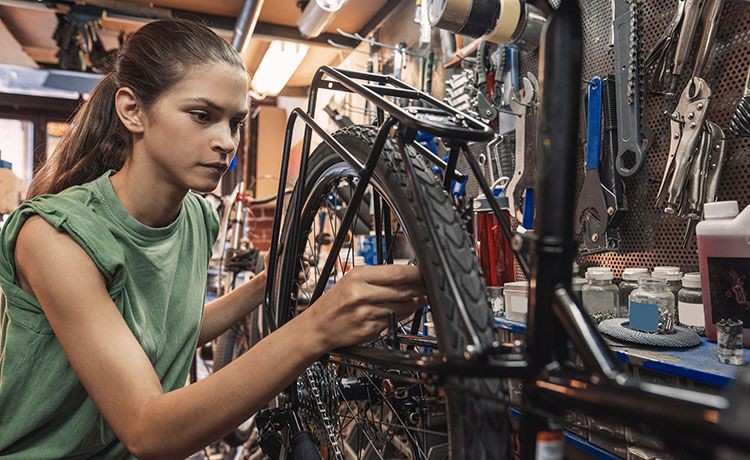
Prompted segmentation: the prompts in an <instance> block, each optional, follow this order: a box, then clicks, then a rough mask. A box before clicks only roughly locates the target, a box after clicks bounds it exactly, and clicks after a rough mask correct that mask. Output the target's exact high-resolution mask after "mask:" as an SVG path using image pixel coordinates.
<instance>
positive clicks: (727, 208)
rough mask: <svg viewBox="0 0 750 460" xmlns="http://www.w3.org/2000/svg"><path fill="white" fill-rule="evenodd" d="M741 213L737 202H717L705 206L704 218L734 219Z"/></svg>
mask: <svg viewBox="0 0 750 460" xmlns="http://www.w3.org/2000/svg"><path fill="white" fill-rule="evenodd" d="M739 213H740V208H739V205H738V204H737V202H736V201H716V202H713V203H706V204H704V205H703V217H704V218H706V219H734V218H735V217H737V215H738V214H739Z"/></svg>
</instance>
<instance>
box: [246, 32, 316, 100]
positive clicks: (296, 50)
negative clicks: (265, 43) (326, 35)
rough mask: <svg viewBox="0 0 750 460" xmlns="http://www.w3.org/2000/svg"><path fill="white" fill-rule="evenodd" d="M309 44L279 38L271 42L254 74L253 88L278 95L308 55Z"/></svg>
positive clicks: (271, 94)
mask: <svg viewBox="0 0 750 460" xmlns="http://www.w3.org/2000/svg"><path fill="white" fill-rule="evenodd" d="M307 50H308V46H307V45H305V44H302V43H291V42H284V41H279V40H274V41H272V42H271V46H269V47H268V50H267V51H266V54H265V55H263V59H262V60H261V61H260V65H259V66H258V70H256V71H255V74H254V75H253V81H252V87H253V90H254V91H256V92H258V93H260V94H265V95H267V96H276V95H278V94H279V93H280V92H281V90H282V89H284V86H286V84H287V82H288V81H289V79H290V78H292V75H293V74H294V71H295V70H297V67H299V65H300V63H301V62H302V60H303V59H304V58H305V56H306V55H307Z"/></svg>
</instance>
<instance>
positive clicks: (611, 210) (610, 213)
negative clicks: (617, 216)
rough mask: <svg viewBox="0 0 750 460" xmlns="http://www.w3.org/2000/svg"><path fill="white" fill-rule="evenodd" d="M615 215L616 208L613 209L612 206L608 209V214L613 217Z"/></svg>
mask: <svg viewBox="0 0 750 460" xmlns="http://www.w3.org/2000/svg"><path fill="white" fill-rule="evenodd" d="M614 213H615V208H613V207H611V206H610V207H609V208H607V214H609V215H610V216H611V215H613V214H614Z"/></svg>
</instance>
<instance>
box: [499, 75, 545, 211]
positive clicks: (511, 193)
mask: <svg viewBox="0 0 750 460" xmlns="http://www.w3.org/2000/svg"><path fill="white" fill-rule="evenodd" d="M538 87H539V83H538V82H537V79H536V77H535V76H534V75H533V74H532V73H529V74H527V76H526V77H524V79H523V93H522V94H521V95H520V98H519V95H517V94H514V95H513V96H512V97H511V100H510V109H511V111H512V112H513V113H515V114H516V117H517V118H516V171H515V173H514V174H513V178H511V180H510V182H509V183H508V188H507V189H506V195H507V196H508V198H509V200H508V201H509V209H510V215H512V216H513V217H515V218H516V220H518V221H519V222H522V221H523V211H522V209H523V208H522V206H521V203H522V198H523V194H524V192H525V191H526V189H527V188H532V187H533V186H534V171H535V169H536V143H535V141H536V139H535V137H534V138H532V145H531V148H527V145H526V110H527V109H531V110H534V113H536V110H535V107H536V95H537V88H538Z"/></svg>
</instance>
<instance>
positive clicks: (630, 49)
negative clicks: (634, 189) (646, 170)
mask: <svg viewBox="0 0 750 460" xmlns="http://www.w3.org/2000/svg"><path fill="white" fill-rule="evenodd" d="M613 8H614V17H615V19H614V23H613V25H612V30H613V31H614V32H613V33H614V47H615V82H616V85H615V86H616V88H617V92H616V95H617V97H616V100H617V138H618V139H617V156H616V159H615V166H616V167H617V172H618V173H619V174H620V175H621V176H623V177H629V176H632V175H634V174H636V173H638V172H639V171H640V170H641V168H643V164H644V163H645V160H646V155H645V153H646V150H647V149H648V144H649V141H648V136H646V135H644V133H645V130H643V128H642V122H641V113H642V111H641V107H642V106H641V104H642V100H641V94H642V91H641V90H642V87H641V71H642V69H641V57H640V36H639V32H640V31H639V30H638V12H639V10H638V8H639V5H638V2H637V1H636V0H614V1H613Z"/></svg>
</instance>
